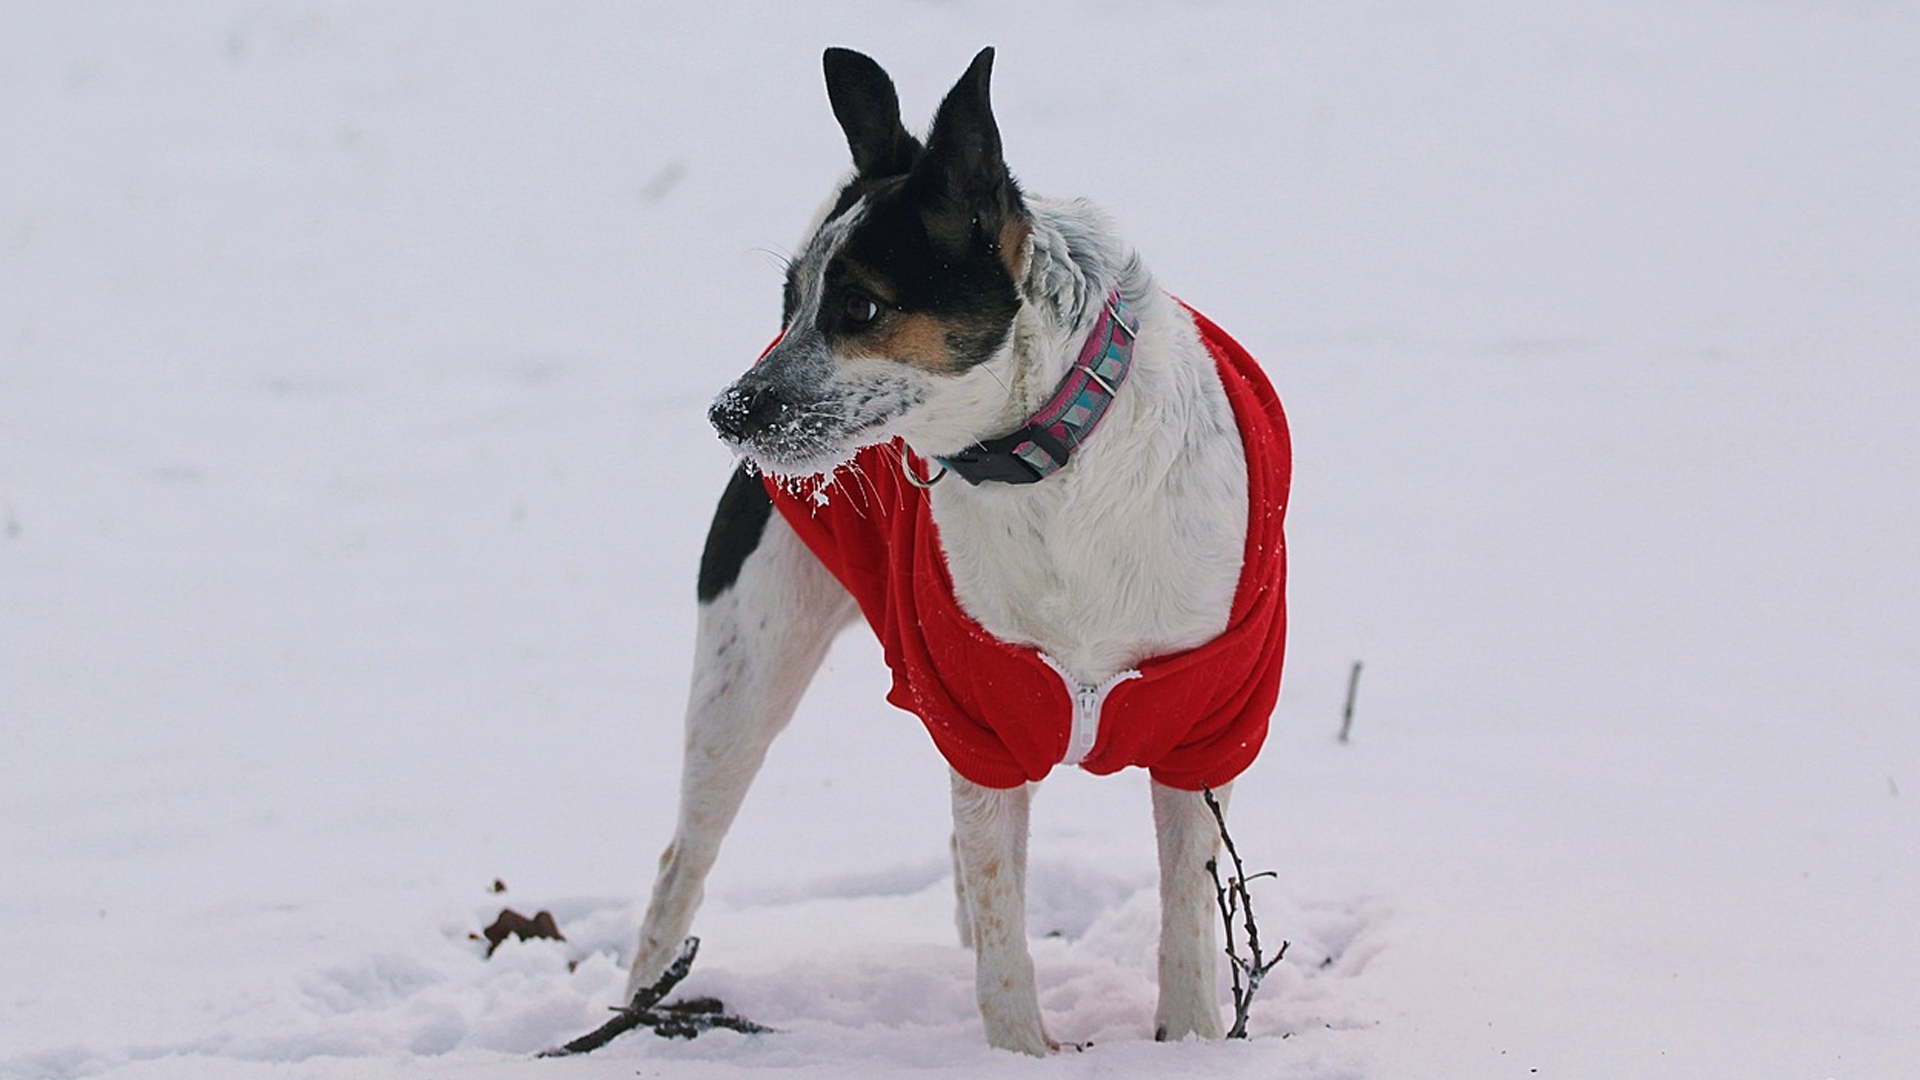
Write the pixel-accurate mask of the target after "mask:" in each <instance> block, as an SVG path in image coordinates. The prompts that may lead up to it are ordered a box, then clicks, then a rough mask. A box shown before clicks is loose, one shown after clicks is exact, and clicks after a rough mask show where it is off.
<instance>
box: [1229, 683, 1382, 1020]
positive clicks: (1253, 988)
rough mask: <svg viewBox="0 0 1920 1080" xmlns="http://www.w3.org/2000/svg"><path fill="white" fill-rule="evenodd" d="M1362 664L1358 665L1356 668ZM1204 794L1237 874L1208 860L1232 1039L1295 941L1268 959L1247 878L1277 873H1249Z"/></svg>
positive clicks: (1285, 945)
mask: <svg viewBox="0 0 1920 1080" xmlns="http://www.w3.org/2000/svg"><path fill="white" fill-rule="evenodd" d="M1358 670H1359V665H1357V664H1356V665H1355V671H1356V672H1357V671H1358ZM1200 794H1201V797H1202V798H1204V799H1206V801H1207V809H1209V810H1211V811H1213V820H1214V823H1215V824H1217V825H1219V826H1220V842H1221V843H1222V844H1224V845H1225V846H1226V849H1227V858H1229V859H1232V860H1233V876H1232V877H1230V878H1228V879H1227V880H1226V881H1224V882H1223V881H1221V880H1220V860H1219V859H1217V858H1215V859H1208V860H1207V873H1209V874H1212V875H1213V892H1214V899H1215V901H1216V902H1217V903H1218V904H1219V906H1220V921H1221V922H1223V923H1225V924H1226V926H1227V961H1228V963H1229V964H1230V965H1231V966H1232V971H1233V1027H1232V1028H1231V1029H1229V1030H1228V1031H1227V1038H1229V1039H1244V1038H1246V1037H1247V1014H1248V1013H1249V1012H1250V1011H1251V1010H1252V1008H1253V995H1255V994H1256V993H1259V991H1260V981H1261V980H1262V979H1265V978H1266V977H1267V972H1269V971H1272V970H1273V969H1274V968H1275V967H1276V966H1278V965H1279V963H1280V961H1281V960H1283V959H1285V958H1286V955H1287V946H1288V945H1290V944H1292V943H1291V942H1287V941H1282V942H1281V943H1280V951H1279V952H1277V953H1275V954H1274V955H1273V959H1271V960H1268V959H1267V958H1266V955H1265V954H1264V953H1263V952H1262V951H1261V948H1260V926H1259V924H1258V923H1257V922H1256V921H1255V920H1254V917H1253V896H1252V895H1251V894H1249V893H1248V892H1247V882H1249V881H1258V880H1259V879H1261V878H1263V877H1276V876H1277V875H1276V874H1274V872H1273V871H1271V870H1268V871H1266V872H1264V873H1259V874H1255V875H1253V876H1252V877H1251V878H1249V877H1248V876H1247V871H1246V867H1244V866H1242V865H1241V864H1240V852H1239V850H1238V849H1237V848H1235V847H1234V846H1233V836H1232V835H1231V834H1229V833H1228V832H1227V815H1226V812H1225V811H1223V810H1222V809H1221V808H1220V800H1219V799H1216V798H1214V795H1213V789H1212V788H1202V789H1201V791H1200ZM1236 916H1238V917H1239V918H1240V925H1241V926H1242V927H1244V928H1245V930H1246V935H1245V940H1246V946H1247V953H1248V955H1246V956H1242V955H1240V935H1239V933H1238V932H1236V930H1235V928H1234V919H1235V917H1236Z"/></svg>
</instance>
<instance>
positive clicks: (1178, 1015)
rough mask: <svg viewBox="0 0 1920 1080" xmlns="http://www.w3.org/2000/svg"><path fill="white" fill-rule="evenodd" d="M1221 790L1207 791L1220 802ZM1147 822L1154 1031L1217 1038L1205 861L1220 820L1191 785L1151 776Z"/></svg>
mask: <svg viewBox="0 0 1920 1080" xmlns="http://www.w3.org/2000/svg"><path fill="white" fill-rule="evenodd" d="M1228 790H1229V786H1228V785H1222V786H1221V787H1219V788H1216V789H1215V790H1214V796H1215V797H1216V798H1218V799H1219V800H1220V803H1221V805H1222V806H1223V807H1224V806H1225V805H1226V801H1227V793H1228ZM1153 824H1154V834H1155V837H1156V839H1157V840H1158V846H1159V849H1160V1007H1159V1008H1158V1009H1157V1010H1156V1011H1155V1013H1154V1038H1156V1039H1160V1040H1161V1041H1170V1040H1171V1041H1178V1040H1180V1039H1184V1038H1186V1037H1187V1036H1189V1035H1198V1036H1200V1037H1201V1038H1203V1039H1217V1038H1220V1036H1221V1035H1222V1034H1223V1029H1222V1027H1221V1024H1220V994H1219V990H1218V989H1217V988H1216V986H1215V981H1214V980H1215V968H1216V967H1217V966H1218V961H1219V955H1220V948H1219V946H1218V945H1217V944H1216V940H1217V939H1216V938H1215V937H1214V922H1215V920H1216V919H1218V917H1219V910H1218V908H1217V907H1216V899H1215V895H1214V888H1213V876H1212V875H1211V874H1209V873H1207V860H1208V859H1211V858H1213V857H1214V854H1215V853H1216V852H1217V851H1218V850H1219V847H1220V826H1219V823H1218V822H1216V821H1215V820H1214V818H1213V811H1212V810H1210V809H1208V808H1207V804H1206V800H1205V798H1204V797H1203V796H1202V795H1201V794H1200V793H1199V792H1197V791H1181V790H1179V789H1178V788H1171V787H1167V786H1166V785H1164V784H1161V783H1159V782H1158V781H1155V782H1154V785H1153Z"/></svg>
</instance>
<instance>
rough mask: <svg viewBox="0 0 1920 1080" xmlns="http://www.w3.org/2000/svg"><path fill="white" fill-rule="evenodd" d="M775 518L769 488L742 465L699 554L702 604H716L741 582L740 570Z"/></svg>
mask: <svg viewBox="0 0 1920 1080" xmlns="http://www.w3.org/2000/svg"><path fill="white" fill-rule="evenodd" d="M772 514H773V499H772V497H771V496H769V495H768V494H767V487H766V485H765V484H764V483H762V482H761V480H760V477H759V475H758V474H757V473H755V472H754V471H753V470H752V469H750V468H748V467H747V466H746V465H744V464H742V465H741V466H740V467H739V468H737V469H735V470H734V471H733V478H732V479H731V480H728V481H727V490H726V491H724V492H722V493H721V494H720V505H719V506H718V507H716V508H715V509H714V512H713V525H712V526H711V527H709V528H708V529H707V546H706V550H705V551H703V552H701V554H700V577H699V580H698V581H697V582H696V583H695V592H696V594H697V595H698V597H699V599H700V602H701V603H703V604H711V603H713V601H714V600H715V598H717V597H718V596H719V595H720V594H721V593H723V592H726V591H727V590H728V589H731V588H733V584H734V582H736V581H738V580H740V568H741V567H742V566H744V565H746V562H747V557H748V556H749V555H752V554H753V552H754V549H756V548H758V547H759V546H760V538H761V536H763V535H764V534H765V533H766V531H767V519H768V518H769V517H771V516H772Z"/></svg>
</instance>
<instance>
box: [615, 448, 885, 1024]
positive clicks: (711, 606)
mask: <svg viewBox="0 0 1920 1080" xmlns="http://www.w3.org/2000/svg"><path fill="white" fill-rule="evenodd" d="M759 484H760V481H759V479H758V478H757V477H752V476H750V475H748V474H746V473H742V474H740V475H738V476H736V477H735V480H734V486H733V487H732V488H729V490H728V494H727V496H726V498H725V499H723V500H722V502H721V513H720V515H719V516H718V517H716V519H715V521H714V532H713V536H712V537H710V538H709V540H708V544H707V562H706V563H705V564H703V566H702V570H701V574H702V582H703V584H702V590H703V593H704V592H705V591H706V589H707V588H708V587H709V586H708V585H707V581H708V580H709V578H715V577H717V578H721V579H725V580H724V582H723V584H724V587H723V588H719V589H718V591H717V592H716V594H715V595H712V596H707V597H704V598H703V600H702V602H701V605H700V614H699V630H698V634H697V636H696V639H695V646H694V650H695V654H694V667H693V688H692V691H691V693H690V695H689V697H688V702H687V736H686V756H685V758H684V759H683V760H682V764H681V774H680V815H679V821H678V824H677V826H676V828H675V830H674V836H673V842H672V843H671V844H669V845H668V846H667V850H666V851H665V853H663V854H662V855H661V856H660V874H659V877H658V878H656V879H655V880H654V886H653V899H652V901H651V902H650V903H649V904H648V905H647V915H646V919H645V921H644V922H643V923H642V924H641V927H640V944H639V949H638V951H637V952H636V953H635V954H634V958H633V966H632V968H631V969H630V971H629V974H628V977H627V995H626V1000H628V1001H632V1000H633V995H634V994H635V993H637V992H638V991H640V990H642V989H644V988H646V987H649V986H652V985H653V984H654V983H655V981H657V980H658V979H659V978H660V975H661V973H662V972H664V971H665V970H666V968H667V965H668V964H670V963H672V962H673V959H674V956H675V955H676V954H677V953H678V952H679V949H680V944H681V942H682V940H684V939H685V937H686V935H687V931H688V930H690V929H691V928H692V926H693V916H694V912H695V911H696V910H697V909H698V908H699V906H700V900H701V898H702V896H703V895H704V892H705V886H706V879H707V872H708V871H709V870H711V869H712V868H713V862H714V859H715V858H716V857H717V856H718V855H719V853H720V842H721V840H723V839H724V838H725V837H726V833H727V829H728V828H729V827H730V826H731V825H732V824H733V819H734V817H735V815H736V814H738V812H739V810H740V804H741V801H742V800H744V799H745V798H746V794H747V788H748V786H749V785H751V784H752V783H753V778H754V776H756V775H757V774H758V773H759V771H760V765H761V763H762V762H763V761H765V760H766V754H767V748H768V746H770V745H771V744H772V742H773V738H774V736H775V735H778V734H779V733H780V730H781V729H782V728H783V727H785V726H786V724H787V721H788V720H789V719H791V718H792V716H793V711H794V708H795V707H796V706H797V705H798V704H799V702H800V695H801V693H802V692H803V691H805V690H806V687H807V683H808V682H810V681H811V680H812V679H813V674H814V672H815V671H816V670H817V669H818V668H819V666H820V661H821V659H822V658H823V657H824V656H825V655H826V651H827V646H828V645H829V644H831V643H832V641H833V637H834V635H835V634H836V633H838V632H839V631H840V630H841V629H842V628H844V627H845V626H846V625H847V623H848V622H849V621H851V620H852V618H853V617H854V615H855V613H856V609H855V607H854V605H853V600H852V598H851V597H850V596H848V594H847V592H846V590H845V589H843V588H841V586H840V583H839V582H838V581H836V580H834V578H833V575H832V574H831V573H829V572H828V571H827V569H826V567H825V566H823V565H822V564H821V563H820V561H819V560H818V559H816V558H815V557H814V556H813V553H812V552H810V551H808V550H807V548H806V545H805V544H803V543H801V541H800V539H799V537H797V536H796V535H794V532H793V530H792V529H791V528H789V527H788V526H787V524H786V522H785V521H784V520H783V519H782V518H781V517H780V516H779V515H778V514H772V515H770V516H769V515H765V514H763V513H761V511H762V510H764V509H765V507H764V505H762V504H758V503H756V502H755V498H756V495H757V498H758V499H759V500H764V499H765V498H766V493H765V491H764V490H761V489H760V488H759ZM730 509H731V510H734V511H738V513H735V514H734V515H732V516H731V517H730V515H729V510H730ZM749 527H750V528H749ZM717 541H718V542H717ZM716 560H725V561H726V565H725V573H716V572H715V566H716ZM728 574H734V575H737V576H734V577H731V578H728V577H727V575H728Z"/></svg>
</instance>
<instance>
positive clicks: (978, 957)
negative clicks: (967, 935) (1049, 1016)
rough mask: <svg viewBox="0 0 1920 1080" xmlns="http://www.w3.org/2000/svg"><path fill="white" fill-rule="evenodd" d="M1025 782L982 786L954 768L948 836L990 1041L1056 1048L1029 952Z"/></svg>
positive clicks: (1032, 1050)
mask: <svg viewBox="0 0 1920 1080" xmlns="http://www.w3.org/2000/svg"><path fill="white" fill-rule="evenodd" d="M1031 801H1032V789H1031V787H1030V786H1028V785H1022V786H1020V787H1013V788H1005V789H1001V788H990V787H982V786H981V785H979V784H976V783H974V782H973V781H971V780H968V779H967V778H965V777H963V776H961V775H960V774H959V773H957V772H956V773H954V774H953V838H954V849H955V852H956V853H957V855H958V859H957V862H958V864H959V872H960V874H961V875H962V876H963V877H964V878H965V882H964V887H965V894H966V902H967V907H968V910H969V911H970V912H971V914H972V917H973V949H974V989H975V992H976V994H977V995H978V997H979V1000H980V1018H981V1020H983V1021H984V1022H985V1023H986V1028H987V1043H988V1044H989V1045H991V1046H996V1047H999V1048H1000V1049H1002V1050H1018V1051H1020V1052H1022V1053H1027V1054H1034V1055H1036V1056H1038V1055H1042V1054H1045V1053H1046V1052H1047V1051H1049V1050H1054V1049H1058V1046H1057V1045H1056V1044H1055V1043H1054V1042H1053V1040H1052V1039H1050V1038H1048V1037H1047V1029H1046V1025H1045V1024H1044V1023H1042V1022H1041V1020H1040V991H1039V989H1038V988H1037V987H1036V986H1035V985H1034V981H1033V955H1032V954H1031V953H1029V952H1028V951H1027V812H1028V807H1029V806H1030V804H1031Z"/></svg>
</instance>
